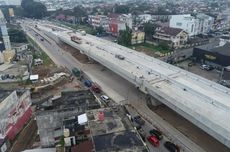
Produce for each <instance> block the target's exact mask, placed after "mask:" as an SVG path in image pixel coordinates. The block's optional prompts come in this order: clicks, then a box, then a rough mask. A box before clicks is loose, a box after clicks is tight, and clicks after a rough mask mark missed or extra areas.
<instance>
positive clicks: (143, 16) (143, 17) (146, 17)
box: [138, 14, 152, 23]
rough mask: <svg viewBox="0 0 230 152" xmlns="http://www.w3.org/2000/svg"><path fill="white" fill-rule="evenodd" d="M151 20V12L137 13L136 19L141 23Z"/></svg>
mask: <svg viewBox="0 0 230 152" xmlns="http://www.w3.org/2000/svg"><path fill="white" fill-rule="evenodd" d="M151 20H152V15H151V14H141V15H138V21H140V22H141V23H147V22H149V21H151Z"/></svg>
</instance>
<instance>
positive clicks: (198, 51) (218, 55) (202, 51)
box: [193, 42, 230, 67]
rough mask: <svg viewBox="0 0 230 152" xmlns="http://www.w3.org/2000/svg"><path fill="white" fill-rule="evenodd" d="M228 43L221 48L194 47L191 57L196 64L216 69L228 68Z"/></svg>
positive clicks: (229, 44) (229, 60)
mask: <svg viewBox="0 0 230 152" xmlns="http://www.w3.org/2000/svg"><path fill="white" fill-rule="evenodd" d="M229 50H230V42H227V43H225V44H224V45H222V46H214V45H212V44H207V45H205V46H199V47H195V48H194V49H193V56H194V57H195V59H196V61H197V62H200V63H203V64H210V65H213V66H216V67H227V66H230V51H229Z"/></svg>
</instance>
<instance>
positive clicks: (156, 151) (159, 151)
mask: <svg viewBox="0 0 230 152" xmlns="http://www.w3.org/2000/svg"><path fill="white" fill-rule="evenodd" d="M142 129H143V130H144V131H145V133H146V137H148V136H150V133H149V131H150V130H152V129H156V128H154V127H152V125H151V124H150V123H148V122H147V121H145V125H143V126H142ZM166 141H168V140H167V138H166V137H165V136H164V137H163V139H162V140H160V141H159V142H160V145H159V147H154V146H153V145H152V144H151V143H150V142H149V141H148V140H147V139H146V144H147V146H148V147H149V150H150V152H168V150H167V149H166V148H165V147H164V143H165V142H166Z"/></svg>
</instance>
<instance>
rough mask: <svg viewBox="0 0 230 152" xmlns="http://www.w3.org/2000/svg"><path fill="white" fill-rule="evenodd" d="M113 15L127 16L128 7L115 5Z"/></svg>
mask: <svg viewBox="0 0 230 152" xmlns="http://www.w3.org/2000/svg"><path fill="white" fill-rule="evenodd" d="M115 13H119V14H128V13H130V12H129V7H128V6H127V5H115Z"/></svg>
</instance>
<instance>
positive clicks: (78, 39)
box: [70, 36, 82, 44]
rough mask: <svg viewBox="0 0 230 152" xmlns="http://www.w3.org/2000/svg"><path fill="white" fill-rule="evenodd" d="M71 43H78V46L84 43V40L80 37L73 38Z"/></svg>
mask: <svg viewBox="0 0 230 152" xmlns="http://www.w3.org/2000/svg"><path fill="white" fill-rule="evenodd" d="M70 38H71V41H73V42H75V43H78V44H81V43H82V39H81V38H80V37H77V36H71V37H70Z"/></svg>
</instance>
